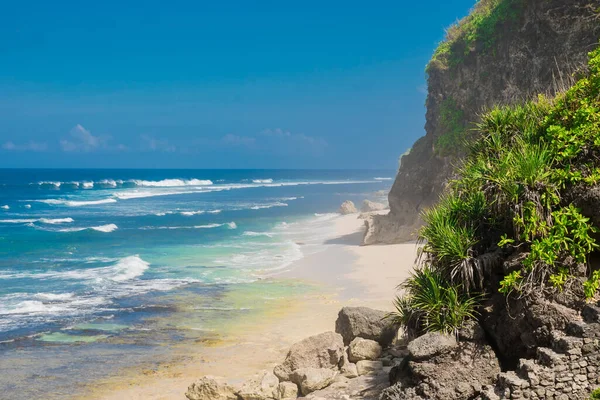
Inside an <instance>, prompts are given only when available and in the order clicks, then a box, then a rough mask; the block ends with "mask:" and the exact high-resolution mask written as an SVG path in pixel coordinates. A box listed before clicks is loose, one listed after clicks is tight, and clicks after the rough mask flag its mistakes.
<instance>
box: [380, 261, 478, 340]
mask: <svg viewBox="0 0 600 400" xmlns="http://www.w3.org/2000/svg"><path fill="white" fill-rule="evenodd" d="M401 289H403V290H405V292H406V295H405V296H404V297H397V298H396V300H395V306H396V312H395V313H392V314H391V315H390V317H391V318H392V320H393V322H394V323H395V324H399V325H403V326H405V327H407V330H408V331H409V335H411V336H413V335H418V334H420V333H422V332H442V333H446V334H455V335H457V334H458V330H459V329H460V327H461V326H462V325H463V323H464V322H465V321H466V320H468V319H474V318H475V317H476V316H477V312H476V310H475V308H476V305H477V299H476V298H475V297H469V296H466V295H464V294H463V293H462V291H461V290H460V288H459V287H456V286H453V285H450V284H448V282H447V281H446V280H445V278H444V277H443V276H442V275H441V274H440V273H438V272H436V271H434V270H432V269H430V268H427V267H425V268H422V269H418V270H416V271H415V272H414V273H413V274H412V276H411V277H410V278H409V279H407V280H406V281H405V282H404V283H403V284H402V285H401Z"/></svg>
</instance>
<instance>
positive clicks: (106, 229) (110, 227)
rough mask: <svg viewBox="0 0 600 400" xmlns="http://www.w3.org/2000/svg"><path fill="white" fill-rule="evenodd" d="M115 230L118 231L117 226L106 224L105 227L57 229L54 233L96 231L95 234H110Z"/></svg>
mask: <svg viewBox="0 0 600 400" xmlns="http://www.w3.org/2000/svg"><path fill="white" fill-rule="evenodd" d="M117 229H119V227H118V226H117V225H115V224H107V225H100V226H89V227H78V228H63V229H58V230H56V231H55V232H82V231H87V230H92V231H97V232H104V233H110V232H113V231H116V230H117Z"/></svg>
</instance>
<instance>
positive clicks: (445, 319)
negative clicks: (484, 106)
mask: <svg viewBox="0 0 600 400" xmlns="http://www.w3.org/2000/svg"><path fill="white" fill-rule="evenodd" d="M588 66H589V72H588V73H587V74H585V75H584V76H581V77H580V79H579V80H578V81H577V82H576V83H575V84H574V85H573V86H572V87H571V88H570V89H568V90H567V91H566V92H564V93H562V94H559V95H557V96H556V97H555V98H553V99H548V98H545V97H542V96H540V97H539V98H538V99H537V100H535V101H530V102H527V103H525V104H521V105H516V106H506V107H501V108H494V109H492V110H490V111H489V112H487V113H486V114H485V115H483V116H482V118H481V122H480V124H479V125H478V126H477V131H478V132H476V133H477V135H478V137H479V139H478V140H477V141H476V142H474V143H472V144H471V145H470V147H469V154H468V156H467V157H466V159H465V160H464V162H463V163H462V165H461V166H460V167H459V168H458V169H457V170H456V171H455V172H456V176H457V178H456V179H455V180H453V181H452V182H451V183H450V184H449V186H448V188H447V190H446V192H445V194H444V195H443V196H442V198H441V199H440V201H439V203H438V204H437V205H436V206H434V207H433V208H431V209H429V210H426V211H424V212H423V215H422V216H423V221H424V226H423V228H422V229H421V231H420V242H421V244H422V248H421V252H422V253H421V256H420V261H419V264H420V265H419V267H418V269H417V271H416V272H415V275H413V276H412V277H411V278H410V279H409V280H408V281H407V282H405V283H404V284H403V285H402V288H404V289H405V290H406V296H405V297H403V298H399V299H397V301H396V305H397V308H398V312H397V318H398V320H399V321H401V322H403V323H404V324H408V325H409V326H410V327H411V329H416V330H418V329H421V330H425V331H426V330H436V331H442V332H454V331H456V329H458V328H457V326H458V325H459V324H460V323H461V321H464V320H465V319H468V318H471V317H473V316H475V315H476V313H475V312H473V310H475V308H476V305H477V302H478V300H479V299H480V297H479V293H481V292H483V291H484V290H498V291H500V292H501V293H504V294H506V295H518V296H528V295H531V294H534V293H535V294H537V293H544V292H548V293H553V292H558V291H563V290H565V288H566V287H569V288H570V290H572V293H574V294H575V295H577V296H580V294H581V296H585V299H587V300H592V299H594V298H596V296H597V294H598V290H600V271H589V273H588V275H587V276H581V272H580V271H581V266H582V265H583V266H587V265H588V259H589V256H590V254H591V253H592V252H594V251H596V250H597V249H598V248H599V247H600V246H599V245H598V244H597V242H596V239H595V234H596V233H598V232H599V229H598V227H596V226H594V224H593V223H592V222H591V220H590V218H589V216H585V215H583V214H582V213H581V210H579V209H577V208H576V207H575V206H574V205H573V204H570V203H569V202H568V201H566V200H565V199H567V198H569V197H568V196H567V195H568V194H569V193H571V192H572V191H573V190H574V188H582V187H583V188H585V187H586V186H589V185H597V184H598V183H599V182H600V135H599V134H598V132H600V48H598V49H597V50H595V51H593V52H591V53H590V54H589V65H588ZM515 252H516V253H522V255H523V257H522V258H521V259H522V260H523V261H522V262H520V263H519V264H518V265H516V266H515V267H513V268H512V270H509V271H506V272H505V276H504V278H503V279H502V280H500V281H499V282H498V281H497V280H490V279H489V278H490V277H491V276H492V275H493V274H492V273H491V272H492V271H495V273H499V272H502V271H503V270H502V268H498V267H499V265H501V261H502V254H511V253H515ZM588 270H589V267H588ZM577 285H579V287H577ZM571 288H575V289H571ZM582 300H583V299H582ZM438 303H444V304H445V307H446V308H444V307H443V306H442V305H441V304H438ZM452 313H454V315H451V314H452ZM438 314H439V315H438Z"/></svg>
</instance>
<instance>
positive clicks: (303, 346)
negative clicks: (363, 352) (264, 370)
mask: <svg viewBox="0 0 600 400" xmlns="http://www.w3.org/2000/svg"><path fill="white" fill-rule="evenodd" d="M343 354H344V342H343V340H342V336H340V335H339V334H337V333H335V332H325V333H321V334H319V335H315V336H311V337H309V338H306V339H304V340H302V341H300V342H298V343H296V344H294V345H293V346H292V347H291V348H290V351H289V352H288V354H287V357H286V359H285V361H284V362H283V363H282V364H280V365H278V366H276V367H275V369H274V370H273V372H274V374H275V375H276V376H277V377H278V378H279V380H280V381H290V380H291V378H290V376H291V374H292V372H293V371H295V370H297V369H300V368H317V369H318V368H328V369H337V368H338V365H339V364H340V360H341V359H342V356H343Z"/></svg>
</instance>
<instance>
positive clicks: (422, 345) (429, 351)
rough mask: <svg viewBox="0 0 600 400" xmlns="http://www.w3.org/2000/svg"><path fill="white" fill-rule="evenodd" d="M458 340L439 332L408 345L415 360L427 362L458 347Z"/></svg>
mask: <svg viewBox="0 0 600 400" xmlns="http://www.w3.org/2000/svg"><path fill="white" fill-rule="evenodd" d="M456 345H457V342H456V338H455V337H454V336H452V335H444V334H442V333H438V332H429V333H426V334H424V335H423V336H420V337H418V338H416V339H415V340H413V341H412V342H410V343H409V344H408V351H409V353H410V356H411V358H412V359H413V360H427V359H429V358H432V357H433V356H436V355H438V354H442V353H444V352H447V351H449V350H451V349H453V348H454V347H456Z"/></svg>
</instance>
